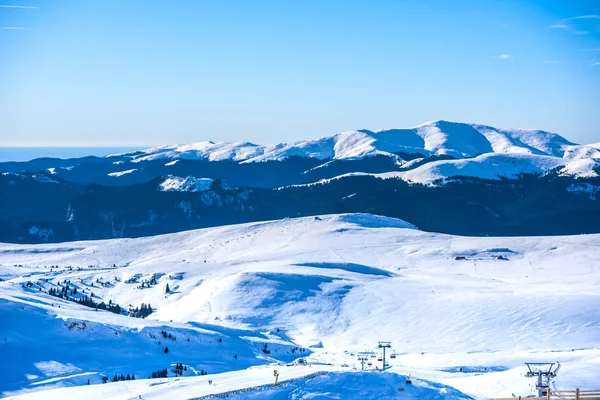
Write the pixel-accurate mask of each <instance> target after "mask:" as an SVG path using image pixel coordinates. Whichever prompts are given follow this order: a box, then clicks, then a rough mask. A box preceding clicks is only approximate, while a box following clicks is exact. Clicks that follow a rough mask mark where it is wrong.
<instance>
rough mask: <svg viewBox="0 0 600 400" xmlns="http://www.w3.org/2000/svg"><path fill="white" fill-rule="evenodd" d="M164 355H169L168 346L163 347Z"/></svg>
mask: <svg viewBox="0 0 600 400" xmlns="http://www.w3.org/2000/svg"><path fill="white" fill-rule="evenodd" d="M165 354H169V346H165Z"/></svg>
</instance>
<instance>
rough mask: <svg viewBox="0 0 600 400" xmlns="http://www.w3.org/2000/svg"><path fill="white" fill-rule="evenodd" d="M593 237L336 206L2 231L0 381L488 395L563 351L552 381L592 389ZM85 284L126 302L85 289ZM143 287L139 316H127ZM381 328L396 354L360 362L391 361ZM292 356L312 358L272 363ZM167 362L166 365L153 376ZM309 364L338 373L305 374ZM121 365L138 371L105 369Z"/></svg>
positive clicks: (173, 394)
mask: <svg viewBox="0 0 600 400" xmlns="http://www.w3.org/2000/svg"><path fill="white" fill-rule="evenodd" d="M599 239H600V237H599V235H577V236H562V237H528V238H523V237H521V238H507V237H481V238H473V237H461V236H452V235H443V234H437V233H430V232H424V231H420V230H419V229H417V228H416V227H415V226H413V225H412V224H409V223H407V222H404V221H402V220H398V219H393V218H387V217H379V216H373V215H369V214H342V215H322V216H317V217H310V218H298V219H284V220H280V221H271V222H262V223H251V224H243V225H233V226H224V227H217V228H211V229H204V230H197V231H188V232H180V233H175V234H170V235H163V236H154V237H146V238H138V239H116V240H106V241H87V242H73V243H69V244H65V243H62V244H45V245H14V244H0V278H1V279H2V281H1V282H0V319H1V320H2V321H4V322H3V323H2V324H0V339H2V340H1V341H0V351H1V352H2V354H3V360H10V362H3V363H2V364H1V367H2V374H0V392H2V394H3V395H4V396H9V398H13V399H20V398H23V399H42V398H43V399H47V398H86V399H89V400H93V399H129V398H138V396H141V397H142V398H143V399H161V398H177V399H179V398H182V399H183V398H184V399H188V398H194V397H198V396H204V395H209V394H216V393H222V392H227V391H230V390H234V389H242V388H248V387H256V386H259V385H263V384H267V383H273V370H274V369H278V370H279V372H280V374H281V378H280V379H281V380H285V379H292V378H294V379H296V378H299V379H300V380H299V381H298V382H292V383H290V384H289V385H288V386H284V387H282V388H279V389H276V388H272V387H270V388H269V387H266V388H262V389H260V390H261V391H254V392H253V391H249V392H245V393H238V394H236V396H234V397H232V398H236V399H253V398H273V399H287V398H312V397H315V396H317V395H320V396H321V397H320V398H349V399H351V398H367V399H374V398H381V397H384V398H391V397H392V396H405V397H399V398H418V399H425V398H427V399H440V400H441V399H468V398H471V397H473V398H477V399H484V398H490V397H511V395H512V393H516V394H517V395H522V396H526V395H529V394H532V393H533V390H532V384H533V381H532V380H531V379H529V378H525V377H524V376H523V372H524V365H523V363H524V362H525V361H540V362H545V361H557V360H559V361H560V362H561V363H562V364H563V367H562V369H561V372H560V374H559V375H558V377H557V378H556V380H555V382H554V384H553V385H554V387H558V388H574V387H580V388H590V389H593V388H594V385H597V377H598V376H600V336H599V335H598V330H599V328H600V324H599V322H598V321H600V313H599V311H598V307H597V305H598V300H599V298H598V293H600V290H599V289H600V275H599V273H600V271H599V270H598V268H597V266H596V261H595V260H597V259H598V258H599V257H600V247H598V246H597V242H598V240H599ZM565 266H568V268H566V267H565ZM167 285H168V286H169V289H168V290H166V287H167ZM92 293H93V295H92ZM86 296H88V297H87V300H85V299H86ZM90 296H91V299H92V300H93V302H94V303H96V304H98V303H100V302H103V303H104V304H107V305H108V304H110V305H111V307H113V308H117V311H116V312H114V311H113V312H109V311H103V310H102V309H99V310H97V309H96V308H95V307H94V306H90V304H87V305H86V304H83V303H82V302H83V300H82V299H84V300H85V301H87V302H89V298H90ZM142 303H144V304H151V309H152V313H150V314H149V315H148V316H147V317H146V318H145V319H144V318H134V317H132V316H126V314H127V313H128V310H133V309H135V308H137V307H139V305H140V304H142ZM119 309H120V310H121V311H120V312H119V311H118V310H119ZM130 313H131V311H130ZM39 327H43V329H39ZM163 332H164V333H163ZM380 340H387V341H391V344H392V348H391V349H390V351H389V352H388V357H389V355H390V354H394V358H387V360H388V363H389V364H390V367H389V369H388V371H387V372H386V373H385V374H381V373H375V372H372V371H369V372H365V373H361V372H359V371H354V369H357V370H359V369H361V365H360V364H359V363H358V360H357V354H359V352H365V353H363V354H366V355H367V356H368V360H369V361H368V362H369V365H365V367H366V368H367V369H368V370H373V369H374V368H375V367H376V366H380V365H381V364H382V362H380V361H379V360H378V359H379V358H381V355H380V352H379V350H378V349H377V343H378V341H380ZM166 347H168V352H167V351H165V350H166V349H165V348H166ZM263 350H265V351H263ZM267 350H268V351H267ZM371 352H373V353H371ZM371 354H373V358H371ZM298 358H306V359H307V360H308V362H310V363H312V366H310V367H309V366H282V365H277V363H278V362H283V363H287V362H291V361H292V360H294V359H298ZM179 363H182V365H183V366H185V370H184V372H183V373H182V374H181V375H182V376H180V374H179V373H176V371H177V368H176V367H175V366H176V365H177V364H179ZM165 368H166V369H167V375H168V378H156V379H147V378H148V377H149V376H151V374H152V372H154V371H157V370H158V371H161V370H163V369H165ZM201 371H206V372H208V373H209V375H206V376H204V375H201ZM315 372H322V373H327V374H326V375H320V376H318V377H314V376H313V378H312V379H308V378H303V377H306V376H312V375H311V374H313V373H315ZM121 374H122V375H123V376H125V375H127V374H134V375H135V377H136V380H135V381H127V380H126V381H121V382H114V383H106V384H103V383H102V377H103V376H106V377H107V378H108V379H109V380H113V379H114V378H113V377H114V376H117V377H118V376H120V375H121ZM406 376H411V377H412V385H408V384H406V380H405V378H404V377H406ZM88 380H89V382H90V385H89V386H88V385H87V382H88ZM208 380H212V381H213V383H212V385H209V383H208ZM76 385H80V386H78V387H73V386H76ZM366 388H368V390H367V389H366ZM48 389H52V390H50V391H46V390H48ZM397 389H403V390H405V392H398V390H397ZM29 391H33V393H31V394H28V395H27V394H25V393H26V392H29ZM402 393H404V394H402ZM292 395H293V396H296V397H291V396H292ZM323 396H325V397H323ZM326 396H329V397H326Z"/></svg>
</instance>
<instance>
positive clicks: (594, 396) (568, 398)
mask: <svg viewBox="0 0 600 400" xmlns="http://www.w3.org/2000/svg"><path fill="white" fill-rule="evenodd" d="M515 399H522V400H600V389H599V390H581V389H575V390H548V394H547V395H546V396H545V397H520V396H519V397H508V398H504V399H495V400H515Z"/></svg>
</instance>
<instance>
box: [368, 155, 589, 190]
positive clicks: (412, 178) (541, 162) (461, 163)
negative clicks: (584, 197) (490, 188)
mask: <svg viewBox="0 0 600 400" xmlns="http://www.w3.org/2000/svg"><path fill="white" fill-rule="evenodd" d="M598 168H600V158H598V159H592V158H583V159H565V158H557V157H550V156H540V155H529V154H511V155H506V154H493V153H492V154H483V155H481V156H478V157H475V158H469V159H464V160H442V161H432V162H430V163H427V164H424V165H422V166H420V167H417V168H414V169H412V170H408V171H406V172H390V173H385V174H379V175H378V176H380V177H384V178H392V177H397V178H401V179H404V180H406V181H408V182H416V183H423V184H431V183H432V182H434V181H436V180H439V179H448V178H452V177H456V176H468V177H474V178H482V179H499V178H501V177H504V178H517V177H518V176H519V175H520V174H539V175H544V174H546V173H547V172H549V171H552V170H559V171H560V173H561V174H565V175H570V176H574V177H594V176H598V174H597V173H596V171H595V170H596V169H598Z"/></svg>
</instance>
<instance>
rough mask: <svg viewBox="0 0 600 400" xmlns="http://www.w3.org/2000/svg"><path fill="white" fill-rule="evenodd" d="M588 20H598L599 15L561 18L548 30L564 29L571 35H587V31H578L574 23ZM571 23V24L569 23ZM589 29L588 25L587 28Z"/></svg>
mask: <svg viewBox="0 0 600 400" xmlns="http://www.w3.org/2000/svg"><path fill="white" fill-rule="evenodd" d="M589 19H600V15H598V14H589V15H578V16H576V17H570V18H563V19H562V20H560V21H559V22H558V23H556V24H554V25H551V26H550V29H564V30H566V31H569V32H571V33H572V34H573V35H587V34H588V33H590V32H589V31H585V30H581V29H578V28H577V27H576V26H574V25H576V24H575V22H574V21H581V20H589ZM570 22H573V23H570ZM587 27H588V28H589V24H588V26H587Z"/></svg>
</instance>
